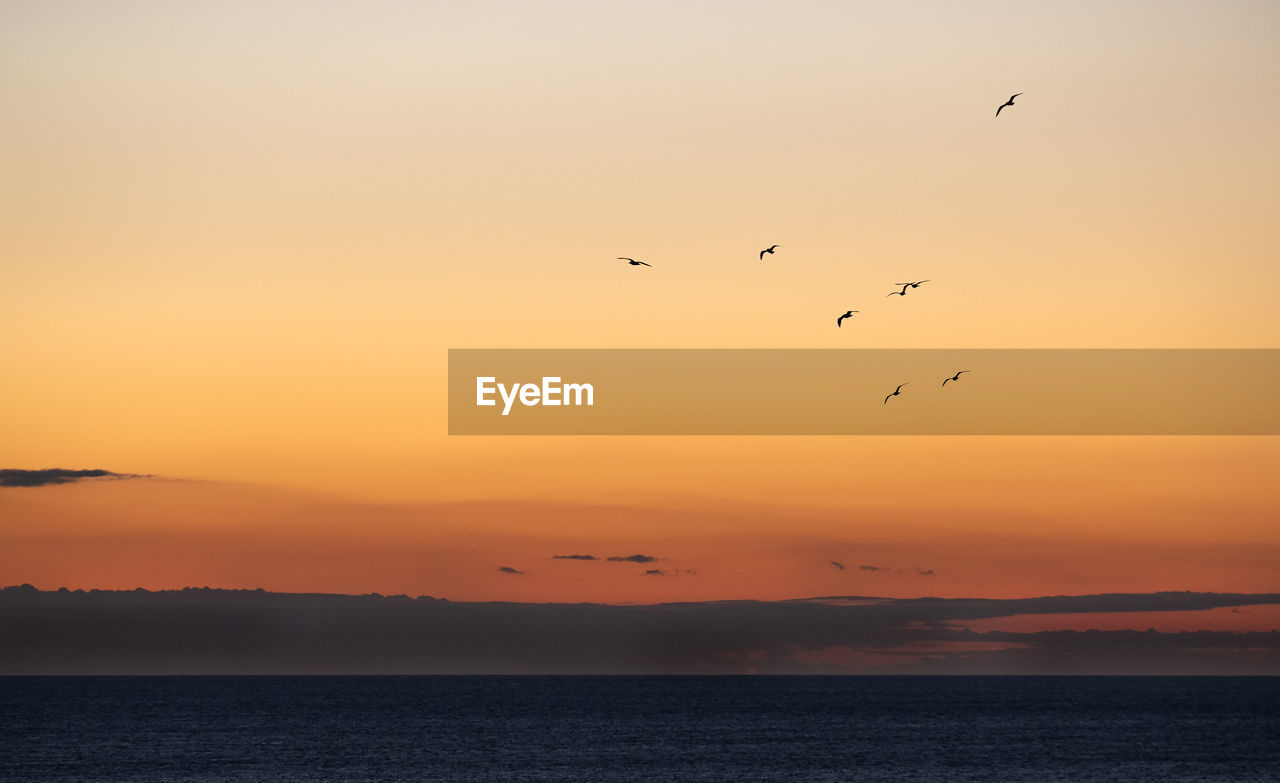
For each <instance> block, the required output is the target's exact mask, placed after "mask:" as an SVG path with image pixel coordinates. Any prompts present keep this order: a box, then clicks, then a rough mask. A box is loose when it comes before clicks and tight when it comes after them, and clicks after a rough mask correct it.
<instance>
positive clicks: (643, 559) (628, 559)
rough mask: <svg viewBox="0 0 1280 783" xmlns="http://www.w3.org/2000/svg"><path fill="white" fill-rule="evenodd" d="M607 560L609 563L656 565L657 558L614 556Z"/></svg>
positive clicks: (649, 556)
mask: <svg viewBox="0 0 1280 783" xmlns="http://www.w3.org/2000/svg"><path fill="white" fill-rule="evenodd" d="M608 560H609V562H610V563H656V562H657V561H658V558H656V557H653V556H652V555H626V556H621V555H615V556H613V557H610V558H608Z"/></svg>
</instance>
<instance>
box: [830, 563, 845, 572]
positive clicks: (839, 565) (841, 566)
mask: <svg viewBox="0 0 1280 783" xmlns="http://www.w3.org/2000/svg"><path fill="white" fill-rule="evenodd" d="M831 565H833V566H835V567H836V569H837V570H840V571H843V570H844V563H841V562H840V561H839V560H832V561H831Z"/></svg>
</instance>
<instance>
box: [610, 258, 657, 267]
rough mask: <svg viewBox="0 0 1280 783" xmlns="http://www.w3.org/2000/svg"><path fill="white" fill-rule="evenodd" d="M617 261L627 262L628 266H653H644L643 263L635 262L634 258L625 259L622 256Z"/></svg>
mask: <svg viewBox="0 0 1280 783" xmlns="http://www.w3.org/2000/svg"><path fill="white" fill-rule="evenodd" d="M618 260H619V261H626V262H627V263H628V264H630V265H631V266H653V264H646V263H645V262H643V261H637V260H635V259H634V258H625V257H623V256H618Z"/></svg>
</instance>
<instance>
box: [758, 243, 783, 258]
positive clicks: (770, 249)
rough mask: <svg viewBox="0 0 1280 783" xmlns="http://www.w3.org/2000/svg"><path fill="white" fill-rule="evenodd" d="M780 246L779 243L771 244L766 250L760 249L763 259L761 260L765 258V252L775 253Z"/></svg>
mask: <svg viewBox="0 0 1280 783" xmlns="http://www.w3.org/2000/svg"><path fill="white" fill-rule="evenodd" d="M778 247H779V245H769V246H768V247H766V248H765V249H764V250H761V251H760V260H761V261H763V260H764V254H765V253H768V254H769V255H773V251H775V250H777V249H778Z"/></svg>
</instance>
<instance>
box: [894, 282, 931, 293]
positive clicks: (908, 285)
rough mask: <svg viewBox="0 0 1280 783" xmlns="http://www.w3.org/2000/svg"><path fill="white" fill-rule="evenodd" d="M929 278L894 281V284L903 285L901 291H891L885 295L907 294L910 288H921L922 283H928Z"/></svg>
mask: <svg viewBox="0 0 1280 783" xmlns="http://www.w3.org/2000/svg"><path fill="white" fill-rule="evenodd" d="M927 282H929V281H928V280H917V281H915V282H914V283H894V285H900V286H902V290H901V291H890V292H889V293H887V294H885V296H906V295H907V289H908V288H919V287H920V284H921V283H927Z"/></svg>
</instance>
